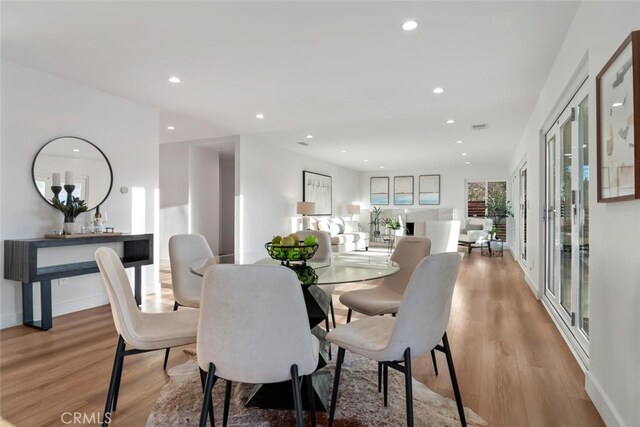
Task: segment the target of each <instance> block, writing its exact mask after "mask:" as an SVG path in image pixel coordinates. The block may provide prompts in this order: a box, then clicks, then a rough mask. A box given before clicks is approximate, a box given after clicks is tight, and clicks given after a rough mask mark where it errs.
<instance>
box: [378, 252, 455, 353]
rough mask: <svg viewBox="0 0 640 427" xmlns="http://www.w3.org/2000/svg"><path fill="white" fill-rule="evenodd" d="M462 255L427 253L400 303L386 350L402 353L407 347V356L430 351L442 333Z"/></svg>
mask: <svg viewBox="0 0 640 427" xmlns="http://www.w3.org/2000/svg"><path fill="white" fill-rule="evenodd" d="M462 256H463V254H461V253H457V252H456V253H452V252H447V253H441V254H435V255H430V256H428V257H427V258H425V259H423V260H422V261H421V262H420V263H419V264H418V266H417V267H416V269H415V271H414V273H413V276H411V280H410V281H409V286H407V289H406V290H405V293H404V296H403V297H402V301H401V303H400V308H399V310H398V314H397V315H396V322H395V326H394V331H393V334H392V336H391V339H390V340H389V350H390V351H391V352H392V353H395V354H397V355H400V356H401V355H402V353H403V352H404V350H405V349H406V348H407V347H411V356H413V357H417V356H420V355H421V354H423V353H426V352H428V351H431V349H432V348H434V347H435V346H436V344H438V342H440V340H441V339H442V336H443V335H444V333H445V331H446V329H447V324H448V323H449V315H450V313H451V300H452V298H453V288H454V286H455V283H456V278H457V277H458V271H459V270H460V263H461V261H462Z"/></svg>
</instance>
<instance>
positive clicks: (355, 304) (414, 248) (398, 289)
mask: <svg viewBox="0 0 640 427" xmlns="http://www.w3.org/2000/svg"><path fill="white" fill-rule="evenodd" d="M430 253H431V240H429V239H428V238H426V237H418V236H406V237H402V238H401V239H400V240H398V243H397V244H396V248H395V249H394V251H393V253H392V254H391V260H392V261H395V262H397V263H398V264H399V265H400V271H399V272H398V273H396V274H394V275H393V276H388V277H385V278H384V279H382V283H381V284H379V285H378V286H376V287H374V288H370V289H358V290H355V291H349V292H345V293H344V294H342V295H340V302H341V303H342V304H343V305H345V306H346V307H347V308H348V309H349V311H347V323H349V322H350V321H351V313H352V311H357V312H358V313H362V314H366V315H367V316H379V315H384V314H391V315H395V313H396V312H397V311H398V308H399V307H400V301H401V300H402V296H403V295H404V290H405V289H406V287H407V285H408V284H409V279H411V275H412V274H413V271H414V270H415V268H416V265H418V263H419V262H420V261H422V260H423V259H424V258H425V257H427V256H429V254H430ZM431 361H432V362H433V369H434V371H435V373H436V375H438V363H437V362H436V354H435V352H431ZM381 389H382V365H380V366H379V367H378V391H381Z"/></svg>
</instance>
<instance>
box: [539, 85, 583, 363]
mask: <svg viewBox="0 0 640 427" xmlns="http://www.w3.org/2000/svg"><path fill="white" fill-rule="evenodd" d="M589 116H590V114H589V107H588V94H587V87H586V86H585V85H583V87H582V88H581V89H580V90H579V91H578V92H577V93H576V95H575V96H574V97H573V99H572V100H571V102H570V103H569V105H568V106H567V107H566V109H565V110H564V111H563V112H562V113H561V114H560V117H559V118H558V120H557V121H556V123H555V124H554V125H553V126H552V127H551V129H550V130H549V131H548V132H547V134H546V136H545V143H546V173H545V175H546V200H545V223H546V230H545V237H546V244H545V265H546V272H545V298H546V300H547V301H548V302H549V304H550V305H551V307H552V308H553V309H554V311H555V312H556V314H557V316H558V317H559V318H560V319H561V320H562V321H563V322H564V324H565V326H566V328H567V330H568V331H569V332H570V334H571V335H572V336H573V337H574V338H575V341H576V342H577V343H578V344H579V345H580V347H581V348H582V350H583V351H584V354H585V355H586V356H587V357H588V354H589V143H590V141H589V133H588V129H589V119H590V117H589Z"/></svg>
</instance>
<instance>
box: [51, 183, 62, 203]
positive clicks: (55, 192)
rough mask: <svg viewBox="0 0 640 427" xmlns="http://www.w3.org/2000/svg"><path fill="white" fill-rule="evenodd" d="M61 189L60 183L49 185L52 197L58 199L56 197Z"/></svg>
mask: <svg viewBox="0 0 640 427" xmlns="http://www.w3.org/2000/svg"><path fill="white" fill-rule="evenodd" d="M61 191H62V186H60V185H52V186H51V192H52V193H53V198H54V199H56V200H60V199H59V198H58V194H60V192H61Z"/></svg>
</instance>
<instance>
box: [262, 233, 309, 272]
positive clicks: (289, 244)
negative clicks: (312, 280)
mask: <svg viewBox="0 0 640 427" xmlns="http://www.w3.org/2000/svg"><path fill="white" fill-rule="evenodd" d="M264 247H265V249H266V250H267V253H268V254H269V256H270V257H271V258H273V259H275V260H278V261H280V262H281V264H283V265H285V264H286V265H289V263H290V262H302V263H303V264H306V262H307V260H309V259H311V257H313V255H314V254H315V253H316V251H317V250H318V239H317V238H316V236H313V235H309V236H307V237H306V238H305V239H304V240H300V239H299V238H298V236H297V235H295V234H293V233H291V234H289V235H288V236H286V237H282V236H274V237H273V239H271V241H270V242H267V243H265V244H264Z"/></svg>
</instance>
